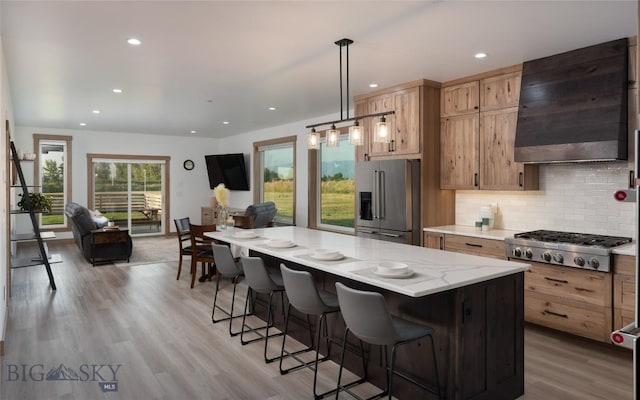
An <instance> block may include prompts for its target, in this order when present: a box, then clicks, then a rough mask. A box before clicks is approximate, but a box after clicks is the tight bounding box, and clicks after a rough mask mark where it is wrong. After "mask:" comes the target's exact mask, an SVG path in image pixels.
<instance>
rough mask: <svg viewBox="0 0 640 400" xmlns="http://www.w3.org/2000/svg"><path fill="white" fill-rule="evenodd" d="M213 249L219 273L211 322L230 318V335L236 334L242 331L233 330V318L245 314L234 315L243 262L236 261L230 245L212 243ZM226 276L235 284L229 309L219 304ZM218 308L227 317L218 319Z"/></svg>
mask: <svg viewBox="0 0 640 400" xmlns="http://www.w3.org/2000/svg"><path fill="white" fill-rule="evenodd" d="M211 249H212V250H213V257H214V258H215V260H216V271H217V273H218V279H216V291H215V294H214V295H213V308H212V310H211V322H213V323H214V324H215V323H217V322H221V321H227V320H228V321H229V336H236V335H238V334H239V333H240V332H233V331H232V329H231V328H232V324H233V319H234V318H240V317H242V316H243V315H241V314H238V315H233V306H234V304H235V301H236V286H237V285H238V281H239V280H240V277H241V276H243V275H244V272H243V270H242V265H241V264H240V265H238V264H237V263H236V261H235V259H234V258H233V254H231V249H230V248H229V246H225V245H221V244H216V243H212V244H211ZM224 278H228V279H229V280H231V283H232V284H233V292H232V294H231V309H230V310H228V311H227V310H225V309H224V308H222V307H220V305H219V304H218V292H219V290H220V280H221V279H224ZM216 310H220V312H222V313H223V314H224V315H226V317H223V318H218V319H216V318H215V315H216Z"/></svg>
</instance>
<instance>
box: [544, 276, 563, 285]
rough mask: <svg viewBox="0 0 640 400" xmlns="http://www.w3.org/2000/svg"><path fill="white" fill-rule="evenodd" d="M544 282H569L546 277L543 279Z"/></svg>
mask: <svg viewBox="0 0 640 400" xmlns="http://www.w3.org/2000/svg"><path fill="white" fill-rule="evenodd" d="M544 280H545V281H551V282H558V283H565V284H566V283H569V281H565V280H564V279H556V278H549V277H548V276H545V277H544Z"/></svg>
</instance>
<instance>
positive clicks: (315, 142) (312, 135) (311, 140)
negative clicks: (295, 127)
mask: <svg viewBox="0 0 640 400" xmlns="http://www.w3.org/2000/svg"><path fill="white" fill-rule="evenodd" d="M307 146H308V147H309V149H311V150H317V149H319V148H320V134H319V133H318V132H316V128H311V132H309V134H308V135H307Z"/></svg>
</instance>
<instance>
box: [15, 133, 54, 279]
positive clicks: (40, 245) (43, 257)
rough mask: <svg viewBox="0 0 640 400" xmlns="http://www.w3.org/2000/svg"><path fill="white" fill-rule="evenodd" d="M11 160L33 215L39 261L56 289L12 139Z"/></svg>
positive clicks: (32, 222)
mask: <svg viewBox="0 0 640 400" xmlns="http://www.w3.org/2000/svg"><path fill="white" fill-rule="evenodd" d="M11 160H12V161H13V165H14V166H15V168H16V172H17V173H18V179H20V186H21V187H22V198H23V199H24V201H25V204H26V206H27V211H28V213H29V216H30V217H31V224H32V225H33V233H34V235H35V239H36V241H37V242H38V248H39V250H40V259H39V260H38V261H42V264H44V267H45V268H46V270H47V275H49V284H50V285H51V289H53V290H56V282H55V280H54V279H53V273H52V272H51V265H50V264H49V257H48V255H47V250H46V249H45V244H44V242H43V240H42V236H41V234H40V226H39V225H38V220H37V219H36V213H35V211H34V210H33V206H32V204H31V199H30V198H29V188H28V187H27V184H26V181H25V179H24V174H23V173H22V167H21V166H20V158H18V152H17V151H16V146H15V145H14V144H13V141H11ZM12 184H13V182H12Z"/></svg>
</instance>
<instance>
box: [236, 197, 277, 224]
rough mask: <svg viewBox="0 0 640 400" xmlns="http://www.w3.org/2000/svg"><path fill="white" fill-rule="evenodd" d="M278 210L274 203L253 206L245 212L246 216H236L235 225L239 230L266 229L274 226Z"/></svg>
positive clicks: (268, 202)
mask: <svg viewBox="0 0 640 400" xmlns="http://www.w3.org/2000/svg"><path fill="white" fill-rule="evenodd" d="M277 212H278V210H277V209H276V204H275V203H274V202H273V201H267V202H265V203H257V204H252V205H250V206H249V207H247V209H246V210H245V212H244V215H234V216H233V218H234V220H235V225H236V226H237V227H239V228H245V229H251V228H266V227H269V226H273V218H275V216H276V213H277Z"/></svg>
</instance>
